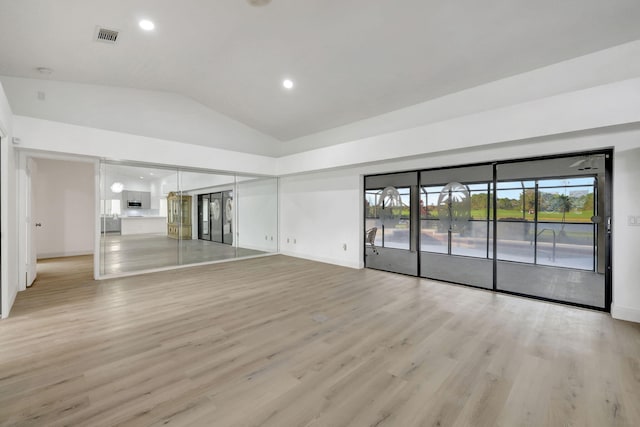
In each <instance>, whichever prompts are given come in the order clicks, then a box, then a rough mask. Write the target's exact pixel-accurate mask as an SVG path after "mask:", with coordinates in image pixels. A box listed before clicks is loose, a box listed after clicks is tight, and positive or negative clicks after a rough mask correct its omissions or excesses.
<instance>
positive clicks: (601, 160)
mask: <svg viewBox="0 0 640 427" xmlns="http://www.w3.org/2000/svg"><path fill="white" fill-rule="evenodd" d="M607 161H608V160H607V158H606V156H605V154H594V155H589V156H573V157H564V158H557V159H545V160H534V161H524V162H514V163H507V164H500V165H497V167H496V180H497V192H496V193H497V204H498V209H497V223H498V227H497V230H496V236H497V239H496V248H497V251H496V254H497V255H496V288H497V289H498V290H503V291H507V292H514V293H518V294H524V295H530V296H535V297H541V298H545V299H553V300H559V301H565V302H570V303H574V304H580V305H587V306H592V307H598V308H603V309H604V308H607V301H608V298H607V291H606V290H607V286H606V280H607V277H606V276H607V271H608V270H607V266H606V264H607V261H606V254H607V247H608V243H609V230H608V229H607V223H608V218H609V217H610V207H609V206H610V202H609V199H610V192H609V191H608V187H609V183H608V179H607V174H606V170H607V168H606V163H607Z"/></svg>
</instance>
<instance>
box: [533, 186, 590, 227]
mask: <svg viewBox="0 0 640 427" xmlns="http://www.w3.org/2000/svg"><path fill="white" fill-rule="evenodd" d="M593 214H594V191H593V186H584V187H546V188H542V187H540V188H539V194H538V221H560V222H565V221H567V222H591V217H592V216H593Z"/></svg>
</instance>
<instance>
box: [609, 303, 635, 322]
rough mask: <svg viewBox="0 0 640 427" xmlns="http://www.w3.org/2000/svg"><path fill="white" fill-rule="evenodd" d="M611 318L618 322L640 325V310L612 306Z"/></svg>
mask: <svg viewBox="0 0 640 427" xmlns="http://www.w3.org/2000/svg"><path fill="white" fill-rule="evenodd" d="M611 317H613V318H614V319H618V320H626V321H629V322H636V323H640V309H637V308H631V307H623V306H620V305H617V304H611Z"/></svg>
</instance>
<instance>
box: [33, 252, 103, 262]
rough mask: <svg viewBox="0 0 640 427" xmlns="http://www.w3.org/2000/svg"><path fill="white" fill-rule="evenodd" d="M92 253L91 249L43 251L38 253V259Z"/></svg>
mask: <svg viewBox="0 0 640 427" xmlns="http://www.w3.org/2000/svg"><path fill="white" fill-rule="evenodd" d="M82 255H93V252H92V251H73V252H45V253H43V254H38V261H41V260H44V259H49V258H65V257H70V256H82Z"/></svg>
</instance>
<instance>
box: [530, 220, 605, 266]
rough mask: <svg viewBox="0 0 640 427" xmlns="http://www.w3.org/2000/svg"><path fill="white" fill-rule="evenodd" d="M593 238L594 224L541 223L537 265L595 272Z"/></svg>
mask: <svg viewBox="0 0 640 427" xmlns="http://www.w3.org/2000/svg"><path fill="white" fill-rule="evenodd" d="M593 238H594V226H593V224H559V223H539V224H538V238H537V263H538V264H542V265H551V266H554V267H569V268H578V269H582V270H593V268H594V250H593ZM554 241H555V243H554Z"/></svg>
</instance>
